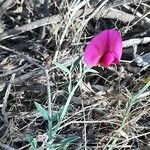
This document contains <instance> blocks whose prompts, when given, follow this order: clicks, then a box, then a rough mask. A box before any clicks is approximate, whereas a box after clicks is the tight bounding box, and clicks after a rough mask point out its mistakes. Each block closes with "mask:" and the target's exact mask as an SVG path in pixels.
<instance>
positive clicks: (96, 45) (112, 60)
mask: <svg viewBox="0 0 150 150" xmlns="http://www.w3.org/2000/svg"><path fill="white" fill-rule="evenodd" d="M121 55H122V38H121V35H120V33H119V32H118V31H117V30H114V29H109V30H105V31H103V32H101V33H99V34H97V35H95V36H94V37H93V39H92V40H91V41H90V43H89V44H88V45H87V46H86V48H85V53H84V62H85V63H86V64H87V65H88V66H91V67H92V66H97V65H99V64H100V65H102V66H103V67H108V66H110V65H111V64H117V63H119V61H120V59H121Z"/></svg>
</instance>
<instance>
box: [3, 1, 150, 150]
mask: <svg viewBox="0 0 150 150" xmlns="http://www.w3.org/2000/svg"><path fill="white" fill-rule="evenodd" d="M109 28H115V29H117V30H119V31H120V32H121V33H122V37H123V55H122V59H121V62H120V64H119V65H116V66H114V65H113V66H111V67H109V68H107V69H104V68H102V67H95V68H94V69H95V70H96V71H98V73H93V72H91V73H86V75H85V76H84V78H83V79H82V81H81V82H80V83H79V81H78V77H79V76H80V74H81V72H82V70H83V62H82V58H81V60H80V61H79V62H78V64H77V67H76V68H75V70H74V71H73V72H72V74H71V79H72V81H71V83H72V85H74V86H75V85H76V84H77V83H79V88H77V90H76V92H75V93H73V95H72V97H71V102H70V103H69V107H67V113H66V114H65V117H64V118H63V119H62V120H61V121H60V120H59V119H60V118H59V117H58V118H57V117H56V118H55V119H54V120H53V122H52V124H50V125H51V126H53V127H54V126H55V125H56V123H60V126H59V129H58V130H57V135H56V137H55V140H54V141H53V144H52V145H53V146H54V145H56V144H60V143H61V141H62V140H65V139H67V140H68V139H69V140H68V141H69V142H68V143H67V142H66V141H65V142H66V143H67V144H66V145H65V144H64V143H63V144H62V143H61V144H62V145H61V146H60V147H61V148H60V147H59V148H58V149H63V148H64V149H71V150H76V149H86V150H91V149H92V150H95V149H96V150H101V149H109V148H110V147H111V146H112V149H116V150H118V149H121V150H128V149H133V150H134V149H135V150H148V149H150V92H149V89H148V88H149V87H146V90H144V91H143V92H141V93H140V94H139V95H138V96H137V97H134V95H136V93H138V92H139V91H140V89H142V88H143V87H144V85H145V84H146V83H147V82H148V80H149V79H148V78H147V77H149V75H150V68H149V64H150V1H149V0H90V1H89V0H82V1H81V0H14V1H13V0H0V98H1V99H0V149H3V150H5V149H6V150H14V149H19V150H26V149H41V150H42V149H46V144H45V143H46V142H48V134H47V130H49V129H50V128H49V123H48V121H47V120H46V119H44V118H43V117H42V116H41V113H40V112H39V111H38V110H37V109H36V107H35V103H34V102H37V103H39V104H41V106H43V107H44V108H45V109H46V110H48V112H49V115H54V114H56V113H58V111H59V110H60V108H61V107H62V106H64V105H65V104H66V102H67V101H68V96H69V95H70V94H69V92H68V86H69V78H68V76H67V74H66V73H65V71H62V70H61V69H60V68H61V67H58V64H57V65H56V64H55V62H58V63H60V64H62V65H63V66H66V67H67V68H68V69H69V68H70V66H71V65H72V64H73V62H74V61H75V60H76V59H77V58H79V57H80V56H82V54H83V52H84V47H85V45H86V43H87V42H88V41H89V40H90V39H91V38H92V36H93V35H94V34H96V33H99V32H100V31H103V30H105V29H109ZM45 70H48V74H45ZM48 81H49V82H48ZM48 87H50V89H49V88H48ZM134 98H135V100H136V103H133V105H132V104H131V103H132V102H131V100H133V99H134ZM130 104H131V107H130ZM129 107H130V108H129ZM59 113H61V112H59ZM125 115H126V116H125ZM58 116H59V115H58ZM59 121H60V122H59ZM28 135H32V137H33V138H34V139H32V138H31V139H30V140H29V139H28V138H27V137H28ZM71 136H72V137H76V140H73V141H72V142H71V140H70V139H71ZM69 137H70V138H69ZM114 139H117V141H116V144H114V145H113V144H112V143H113V141H114ZM34 140H35V141H37V144H38V148H37V147H36V146H35V147H36V148H34V146H33V145H32V144H33V143H34V142H35V141H34ZM29 141H30V142H29ZM35 143H36V142H35ZM35 143H34V144H35ZM31 145H32V147H31ZM109 146H110V147H109ZM50 149H56V148H54V147H53V148H52V147H51V148H50ZM110 149H111V148H110Z"/></svg>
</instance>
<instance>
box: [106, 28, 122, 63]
mask: <svg viewBox="0 0 150 150" xmlns="http://www.w3.org/2000/svg"><path fill="white" fill-rule="evenodd" d="M108 31H109V32H108V47H109V48H108V49H109V50H108V51H109V52H112V53H113V54H114V56H115V58H116V59H115V60H114V63H115V64H117V63H118V62H119V61H120V59H121V55H122V38H121V35H120V33H119V32H118V31H117V30H113V29H110V30H108Z"/></svg>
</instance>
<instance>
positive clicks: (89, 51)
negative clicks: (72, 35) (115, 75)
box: [84, 43, 101, 67]
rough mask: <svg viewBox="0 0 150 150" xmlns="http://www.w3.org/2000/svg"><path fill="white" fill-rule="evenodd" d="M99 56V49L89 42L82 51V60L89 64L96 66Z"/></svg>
mask: <svg viewBox="0 0 150 150" xmlns="http://www.w3.org/2000/svg"><path fill="white" fill-rule="evenodd" d="M100 58H101V54H100V52H99V49H98V48H97V47H96V46H95V45H94V44H92V43H90V44H89V45H88V46H87V47H86V49H85V53H84V62H85V63H86V64H87V65H89V66H91V67H92V66H97V65H98V64H99V60H100Z"/></svg>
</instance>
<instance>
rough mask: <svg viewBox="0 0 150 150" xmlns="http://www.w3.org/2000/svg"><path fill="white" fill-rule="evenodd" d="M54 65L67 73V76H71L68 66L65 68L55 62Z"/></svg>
mask: <svg viewBox="0 0 150 150" xmlns="http://www.w3.org/2000/svg"><path fill="white" fill-rule="evenodd" d="M54 64H55V65H56V67H58V68H59V69H61V70H62V71H64V72H66V73H67V74H70V71H69V69H68V68H67V67H66V66H64V65H62V64H60V63H58V62H55V63H54Z"/></svg>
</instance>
